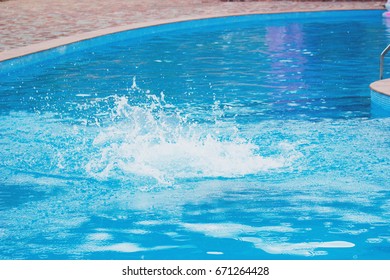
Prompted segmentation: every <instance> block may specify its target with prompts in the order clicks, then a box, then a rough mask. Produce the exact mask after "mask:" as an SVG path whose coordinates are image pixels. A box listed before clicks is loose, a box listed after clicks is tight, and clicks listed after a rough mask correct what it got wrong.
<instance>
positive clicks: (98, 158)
mask: <svg viewBox="0 0 390 280" xmlns="http://www.w3.org/2000/svg"><path fill="white" fill-rule="evenodd" d="M132 92H133V93H137V94H138V95H140V94H141V95H143V96H144V100H145V103H144V104H138V105H132V104H131V101H130V100H129V97H127V96H113V97H112V96H111V97H109V98H114V100H115V102H114V106H113V108H112V110H111V112H110V119H111V124H110V125H108V126H107V127H102V128H101V130H100V132H99V134H98V135H97V137H96V138H95V139H94V140H93V145H94V147H95V150H96V151H97V152H96V154H94V155H93V156H92V158H91V160H90V161H89V162H88V164H87V165H86V171H87V172H88V174H90V175H91V176H93V177H95V178H98V179H102V180H104V179H109V178H112V177H122V179H123V178H125V177H128V178H129V177H132V176H139V177H147V178H154V179H155V180H156V181H157V182H158V183H160V184H172V183H173V182H174V181H175V180H177V179H189V178H203V177H226V178H232V177H240V176H244V175H248V174H256V173H259V172H262V171H266V170H269V169H277V168H282V167H285V166H288V165H289V164H291V162H292V161H293V160H294V159H295V158H296V157H299V155H297V154H296V153H295V154H290V155H287V156H286V155H283V156H279V157H263V156H261V151H260V147H259V146H257V145H256V144H254V143H252V142H251V141H250V140H247V139H246V138H244V137H242V136H240V135H239V129H238V127H237V125H236V124H234V123H230V122H227V121H224V120H223V119H221V116H222V115H223V114H222V113H221V110H222V109H221V108H220V106H219V102H218V101H215V102H214V104H213V105H212V106H211V110H210V111H211V114H212V116H210V117H209V119H212V120H213V121H212V122H211V124H209V123H199V122H197V121H192V120H190V119H189V117H188V115H186V114H184V113H183V112H182V111H181V110H180V109H179V108H177V107H175V106H174V105H172V104H169V103H167V102H166V101H165V95H164V93H163V92H161V93H160V96H156V95H154V94H151V93H150V92H149V91H143V90H141V89H140V88H139V87H138V86H137V84H136V81H135V78H134V79H133V85H132ZM284 148H286V147H284ZM289 152H291V149H290V151H289Z"/></svg>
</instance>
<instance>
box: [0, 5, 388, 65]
mask: <svg viewBox="0 0 390 280" xmlns="http://www.w3.org/2000/svg"><path fill="white" fill-rule="evenodd" d="M347 11H357V12H358V11H381V9H378V8H373V9H328V10H310V9H308V10H305V9H302V10H297V11H286V12H274V13H273V12H271V13H270V12H253V13H247V12H246V13H226V14H225V13H224V14H220V13H216V14H208V15H202V16H199V15H197V16H190V17H189V16H185V17H179V18H170V19H162V20H154V21H148V22H139V23H132V24H126V25H120V26H116V27H110V28H104V29H98V30H94V31H89V32H84V33H80V34H74V35H71V36H66V37H59V38H56V39H51V40H46V41H42V42H40V43H36V44H32V45H28V46H23V47H19V48H15V49H10V50H5V51H3V52H0V63H3V62H6V61H10V60H13V59H17V58H20V57H24V56H28V55H31V54H35V53H39V52H43V51H47V50H52V49H55V48H58V47H62V46H66V45H70V44H73V43H78V42H82V41H86V40H90V39H94V38H98V37H103V36H106V35H113V34H116V33H121V32H126V31H131V30H135V29H140V28H147V27H154V26H159V25H165V24H174V23H182V22H189V21H198V20H207V19H218V18H225V17H239V16H256V15H259V16H260V15H285V14H303V13H316V14H319V13H328V12H347Z"/></svg>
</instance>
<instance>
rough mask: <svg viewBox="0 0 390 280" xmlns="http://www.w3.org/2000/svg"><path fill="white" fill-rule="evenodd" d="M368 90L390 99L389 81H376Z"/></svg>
mask: <svg viewBox="0 0 390 280" xmlns="http://www.w3.org/2000/svg"><path fill="white" fill-rule="evenodd" d="M370 89H371V90H373V91H375V92H377V93H380V94H383V95H386V96H388V97H390V79H383V80H378V81H375V82H373V83H371V84H370Z"/></svg>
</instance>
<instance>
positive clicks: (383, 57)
mask: <svg viewBox="0 0 390 280" xmlns="http://www.w3.org/2000/svg"><path fill="white" fill-rule="evenodd" d="M388 51H390V45H387V47H386V48H385V49H384V50H383V51H382V53H381V56H380V64H379V80H382V79H383V64H384V61H385V55H386V54H387V53H388Z"/></svg>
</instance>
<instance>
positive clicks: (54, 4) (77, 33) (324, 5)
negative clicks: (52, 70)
mask: <svg viewBox="0 0 390 280" xmlns="http://www.w3.org/2000/svg"><path fill="white" fill-rule="evenodd" d="M384 3H385V1H345V2H343V1H342V2H322V1H318V2H317V1H316V2H314V1H245V2H223V1H220V0H165V1H162V0H111V1H100V0H87V1H80V0H77V1H76V0H51V1H47V0H8V1H4V0H3V1H0V61H2V60H6V59H9V58H12V57H17V56H20V55H24V54H27V53H31V52H36V51H39V50H43V49H47V48H50V47H54V46H58V45H62V44H66V43H69V42H74V41H78V40H81V39H86V38H90V37H94V36H98V35H103V34H106V33H112V32H116V31H121V30H125V29H131V28H135V27H140V26H145V25H153V24H158V23H163V22H172V21H178V20H185V19H195V18H204V17H216V16H224V15H237V14H253V13H278V12H289V11H320V10H351V9H384V8H383V5H384Z"/></svg>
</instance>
